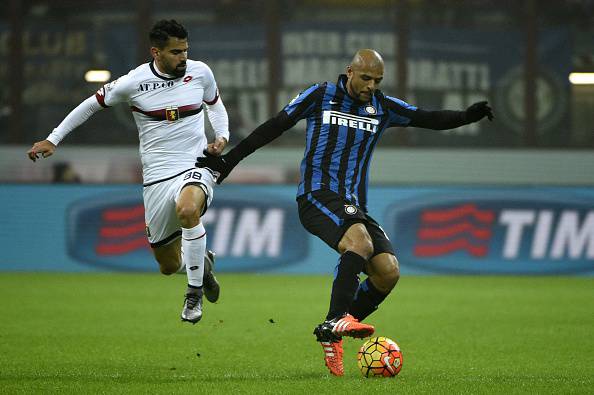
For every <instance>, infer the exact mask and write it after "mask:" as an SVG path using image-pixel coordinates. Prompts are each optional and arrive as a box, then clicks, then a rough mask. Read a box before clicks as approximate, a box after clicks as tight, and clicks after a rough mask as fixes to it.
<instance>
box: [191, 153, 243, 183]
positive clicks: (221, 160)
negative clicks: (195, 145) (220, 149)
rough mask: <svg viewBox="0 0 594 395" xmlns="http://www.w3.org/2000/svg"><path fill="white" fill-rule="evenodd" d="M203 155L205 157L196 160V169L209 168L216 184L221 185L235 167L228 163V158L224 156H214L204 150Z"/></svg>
mask: <svg viewBox="0 0 594 395" xmlns="http://www.w3.org/2000/svg"><path fill="white" fill-rule="evenodd" d="M204 155H206V156H199V157H198V159H196V167H207V168H209V169H210V170H212V171H213V172H214V173H215V175H216V178H217V184H220V183H222V182H223V180H224V179H225V178H227V176H228V175H229V173H231V170H233V167H235V166H233V165H232V164H231V163H230V162H229V160H228V158H226V155H221V156H215V155H212V154H211V153H209V152H208V151H207V150H204Z"/></svg>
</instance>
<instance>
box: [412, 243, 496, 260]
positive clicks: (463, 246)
mask: <svg viewBox="0 0 594 395" xmlns="http://www.w3.org/2000/svg"><path fill="white" fill-rule="evenodd" d="M459 250H465V251H467V252H468V253H469V254H470V255H472V256H476V257H482V256H485V255H487V252H488V246H486V245H476V244H472V243H471V242H469V241H468V240H467V239H455V240H453V241H450V242H447V243H439V244H431V245H428V244H425V245H423V244H421V245H417V246H415V255H416V256H421V257H436V256H440V255H445V254H449V253H452V252H454V251H459Z"/></svg>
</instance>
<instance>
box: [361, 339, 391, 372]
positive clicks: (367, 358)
mask: <svg viewBox="0 0 594 395" xmlns="http://www.w3.org/2000/svg"><path fill="white" fill-rule="evenodd" d="M357 365H358V366H359V369H360V370H361V373H362V374H363V376H365V377H394V376H396V375H397V374H398V373H399V372H400V369H402V352H400V347H398V344H396V342H395V341H394V340H391V339H388V338H387V337H372V338H371V339H369V340H367V341H366V342H365V343H364V344H363V346H361V348H360V349H359V352H358V353H357Z"/></svg>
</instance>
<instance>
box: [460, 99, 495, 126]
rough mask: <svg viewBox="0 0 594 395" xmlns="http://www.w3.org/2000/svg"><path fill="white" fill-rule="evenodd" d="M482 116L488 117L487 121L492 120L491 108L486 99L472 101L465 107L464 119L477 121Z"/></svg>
mask: <svg viewBox="0 0 594 395" xmlns="http://www.w3.org/2000/svg"><path fill="white" fill-rule="evenodd" d="M484 117H487V118H489V121H492V120H493V118H495V117H494V116H493V110H491V107H489V102H487V101H481V102H478V103H474V104H473V105H472V106H470V107H468V108H467V109H466V120H467V121H468V122H478V121H480V120H481V119H483V118H484Z"/></svg>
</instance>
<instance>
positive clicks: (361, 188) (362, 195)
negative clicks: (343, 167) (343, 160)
mask: <svg viewBox="0 0 594 395" xmlns="http://www.w3.org/2000/svg"><path fill="white" fill-rule="evenodd" d="M387 122H388V120H387V119H385V118H384V119H382V120H381V122H380V124H379V125H378V128H377V129H378V132H377V133H376V134H374V135H373V137H372V139H371V144H369V148H368V149H366V150H365V153H364V155H365V159H363V166H362V167H361V182H360V183H359V185H358V190H357V196H359V204H360V205H361V207H367V184H368V180H367V177H368V176H369V175H368V173H369V163H370V161H371V156H372V155H371V154H372V153H373V150H374V149H375V146H376V145H377V142H378V141H379V138H380V137H381V135H382V132H383V130H384V128H385V127H386V123H387Z"/></svg>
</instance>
